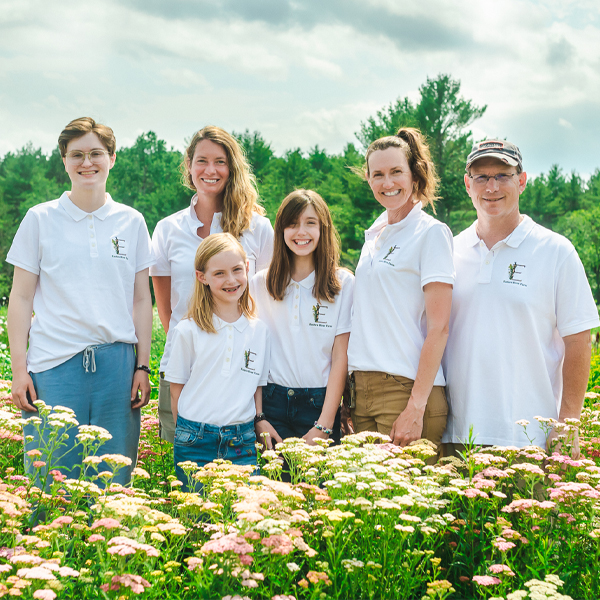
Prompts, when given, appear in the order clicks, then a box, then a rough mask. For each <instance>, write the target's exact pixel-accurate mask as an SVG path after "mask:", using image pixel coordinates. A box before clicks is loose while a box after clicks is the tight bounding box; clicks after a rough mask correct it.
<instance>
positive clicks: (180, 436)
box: [173, 425, 198, 446]
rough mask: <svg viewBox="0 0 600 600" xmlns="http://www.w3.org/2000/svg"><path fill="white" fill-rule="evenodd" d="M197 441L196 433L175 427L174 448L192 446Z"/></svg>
mask: <svg viewBox="0 0 600 600" xmlns="http://www.w3.org/2000/svg"><path fill="white" fill-rule="evenodd" d="M197 440H198V433H197V432H196V431H192V430H191V429H187V428H185V427H180V426H179V425H177V426H176V427H175V438H174V440H173V444H174V445H176V446H193V445H194V444H195V443H196V441H197Z"/></svg>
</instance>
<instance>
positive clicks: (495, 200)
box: [484, 196, 504, 202]
mask: <svg viewBox="0 0 600 600" xmlns="http://www.w3.org/2000/svg"><path fill="white" fill-rule="evenodd" d="M502 198H504V196H502ZM502 198H484V200H485V202H498V200H502Z"/></svg>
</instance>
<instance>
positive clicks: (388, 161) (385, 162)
mask: <svg viewBox="0 0 600 600" xmlns="http://www.w3.org/2000/svg"><path fill="white" fill-rule="evenodd" d="M368 181H369V185H370V186H371V190H372V191H373V195H374V196H375V199H376V200H377V202H379V204H381V205H382V206H383V207H384V208H386V209H387V211H388V213H389V214H390V215H389V216H391V215H393V216H394V217H396V219H395V220H396V221H399V220H401V219H403V218H404V217H405V216H406V215H408V213H409V212H410V211H411V210H412V208H413V206H414V203H413V192H414V187H413V186H414V182H413V177H412V173H411V171H410V167H409V166H408V160H407V159H406V153H405V152H404V150H403V149H402V148H394V147H392V148H386V149H385V150H376V151H375V152H373V154H371V156H369V179H368Z"/></svg>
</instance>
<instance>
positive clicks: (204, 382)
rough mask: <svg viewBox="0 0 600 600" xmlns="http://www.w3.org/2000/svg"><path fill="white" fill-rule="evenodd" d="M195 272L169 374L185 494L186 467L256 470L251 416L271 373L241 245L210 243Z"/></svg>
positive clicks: (222, 236)
mask: <svg viewBox="0 0 600 600" xmlns="http://www.w3.org/2000/svg"><path fill="white" fill-rule="evenodd" d="M194 267H195V270H196V280H195V284H194V291H193V293H192V298H191V301H190V306H189V310H188V313H187V316H186V318H184V319H182V320H181V321H180V322H179V323H178V324H177V325H176V327H175V328H174V329H173V343H172V347H171V358H170V360H169V364H168V365H167V372H166V379H167V381H169V382H170V387H171V410H172V415H173V420H174V422H175V425H176V429H175V438H174V443H173V457H174V461H175V469H176V472H177V476H178V478H179V480H180V481H181V482H182V483H183V485H184V490H185V491H188V490H197V489H198V486H197V484H195V482H193V481H191V480H190V481H188V477H187V475H186V473H185V470H184V469H183V468H182V467H181V466H180V464H181V463H183V462H190V461H191V462H194V463H196V464H197V465H199V466H201V465H203V464H206V463H208V462H211V461H213V460H214V459H216V458H223V459H227V460H231V461H232V462H234V463H236V464H242V465H251V464H256V449H255V447H254V444H255V442H256V438H255V434H254V416H255V415H256V410H257V408H258V410H259V411H260V409H261V394H262V387H261V386H263V385H265V384H266V383H267V373H268V372H269V334H268V331H267V327H266V326H265V325H264V323H261V322H260V321H259V320H258V319H256V318H254V317H255V312H256V311H255V309H254V303H253V301H252V298H250V294H249V293H248V267H247V257H246V253H245V251H244V249H243V247H242V245H241V244H240V243H239V242H238V241H237V240H236V239H235V237H234V236H232V235H231V234H230V233H215V234H212V235H209V236H208V237H207V238H206V239H205V240H204V241H203V242H202V244H200V246H199V247H198V250H197V251H196V257H195V262H194Z"/></svg>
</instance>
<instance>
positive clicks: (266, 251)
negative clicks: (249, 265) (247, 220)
mask: <svg viewBox="0 0 600 600" xmlns="http://www.w3.org/2000/svg"><path fill="white" fill-rule="evenodd" d="M263 223H264V224H262V225H261V228H260V239H259V248H258V255H257V256H256V272H257V273H258V272H259V271H262V270H263V269H266V268H268V266H269V265H270V264H271V258H272V256H273V235H274V234H273V226H272V225H271V222H270V221H269V219H267V218H266V217H265V219H264V221H263Z"/></svg>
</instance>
